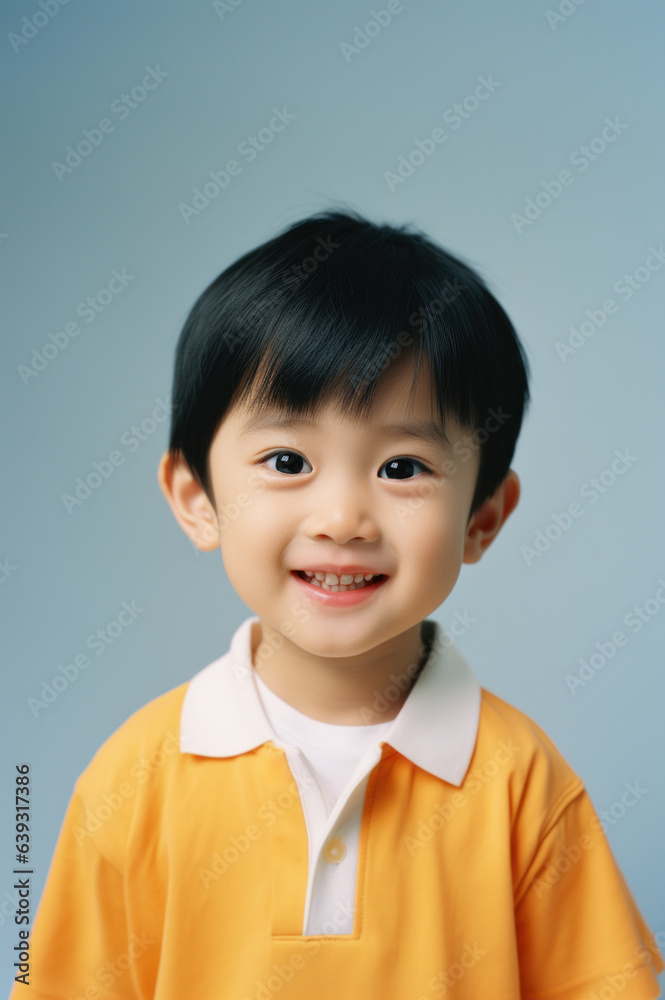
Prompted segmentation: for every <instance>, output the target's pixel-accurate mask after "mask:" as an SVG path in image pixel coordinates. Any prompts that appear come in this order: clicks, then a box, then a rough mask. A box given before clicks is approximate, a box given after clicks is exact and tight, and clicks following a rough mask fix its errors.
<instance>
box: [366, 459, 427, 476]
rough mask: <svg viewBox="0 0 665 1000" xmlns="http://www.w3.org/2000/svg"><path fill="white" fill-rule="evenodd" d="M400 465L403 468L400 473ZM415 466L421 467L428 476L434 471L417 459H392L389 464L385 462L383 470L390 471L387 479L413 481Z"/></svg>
mask: <svg viewBox="0 0 665 1000" xmlns="http://www.w3.org/2000/svg"><path fill="white" fill-rule="evenodd" d="M400 465H401V466H402V469H403V472H402V471H400ZM415 465H419V466H420V468H421V469H423V471H424V472H425V473H426V474H427V475H431V474H432V470H431V469H428V468H427V466H426V465H425V464H424V463H423V462H419V461H418V459H417V458H391V459H390V460H389V461H388V462H385V463H384V465H382V466H381V468H382V469H386V470H387V471H388V473H389V475H388V476H387V477H385V478H387V479H411V478H412V476H413V467H414V466H415ZM404 467H405V468H404ZM379 478H380V479H383V478H384V477H383V476H380V477H379Z"/></svg>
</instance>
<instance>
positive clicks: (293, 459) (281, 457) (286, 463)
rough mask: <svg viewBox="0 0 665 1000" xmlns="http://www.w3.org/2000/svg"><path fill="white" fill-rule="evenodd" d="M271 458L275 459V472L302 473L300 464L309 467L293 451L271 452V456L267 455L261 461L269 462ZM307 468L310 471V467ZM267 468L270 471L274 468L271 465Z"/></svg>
mask: <svg viewBox="0 0 665 1000" xmlns="http://www.w3.org/2000/svg"><path fill="white" fill-rule="evenodd" d="M273 458H274V459H276V468H275V472H286V473H290V472H293V473H297V472H302V463H303V462H304V463H305V465H309V462H308V461H307V459H305V458H303V457H302V455H299V454H298V453H297V452H295V451H276V452H273V454H272V455H267V456H266V457H265V458H264V459H263V461H264V462H271V461H272V460H273ZM309 467H310V470H311V468H312V466H311V465H309ZM269 468H271V469H272V468H274V466H272V465H271V466H269Z"/></svg>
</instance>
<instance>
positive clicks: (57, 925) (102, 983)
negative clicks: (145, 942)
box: [9, 788, 138, 1000]
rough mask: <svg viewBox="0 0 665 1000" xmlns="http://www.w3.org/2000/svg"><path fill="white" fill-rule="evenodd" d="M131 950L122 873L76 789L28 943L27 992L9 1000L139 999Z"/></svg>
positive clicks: (16, 991)
mask: <svg viewBox="0 0 665 1000" xmlns="http://www.w3.org/2000/svg"><path fill="white" fill-rule="evenodd" d="M131 945H132V942H131V941H130V940H128V933H127V926H126V917H125V910H124V893H123V878H122V873H121V872H119V871H118V870H117V868H116V867H114V866H113V865H112V864H110V863H109V861H108V860H107V859H106V858H105V857H104V856H103V855H102V853H101V852H100V850H99V847H98V846H97V843H96V842H95V840H94V838H93V836H92V835H90V834H89V833H88V830H87V827H86V816H85V808H84V804H83V801H82V798H81V796H80V795H79V794H78V792H77V790H76V788H75V790H74V793H73V795H72V798H71V799H70V802H69V805H68V807H67V811H66V813H65V817H64V820H63V822H62V827H61V829H60V833H59V835H58V840H57V843H56V847H55V851H54V854H53V858H52V860H51V864H50V867H49V872H48V875H47V878H46V884H45V886H44V891H43V892H42V896H41V899H40V901H39V906H38V908H37V912H36V915H35V919H34V923H33V927H32V933H31V935H30V938H29V954H30V974H29V986H27V987H26V986H25V985H23V984H21V983H16V982H15V983H14V987H13V990H12V992H11V994H10V997H9V1000H22V998H23V997H30V1000H61V998H62V1000H67V998H69V997H77V998H78V997H85V998H86V1000H111V998H113V1000H137V996H138V994H137V993H136V992H135V991H134V989H133V984H132V979H133V977H132V968H131V966H132V962H131V961H129V959H130V958H131V954H132V948H131Z"/></svg>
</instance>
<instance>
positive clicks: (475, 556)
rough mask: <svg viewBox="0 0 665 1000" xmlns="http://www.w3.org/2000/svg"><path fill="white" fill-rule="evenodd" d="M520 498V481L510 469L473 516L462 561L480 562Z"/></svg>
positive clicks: (465, 539) (466, 536)
mask: <svg viewBox="0 0 665 1000" xmlns="http://www.w3.org/2000/svg"><path fill="white" fill-rule="evenodd" d="M519 498H520V481H519V478H518V476H517V473H516V472H513V470H512V469H510V470H509V471H508V474H507V476H506V478H505V479H504V480H503V482H502V483H501V485H500V486H499V487H498V488H497V490H496V492H495V494H494V496H491V497H488V499H487V500H485V502H484V503H483V504H482V505H481V506H480V507H479V508H478V510H477V511H476V513H475V514H474V515H473V517H472V518H471V521H470V522H469V525H468V527H467V529H466V535H465V538H464V557H463V559H462V562H465V563H475V562H478V560H479V559H480V557H481V556H482V554H483V552H484V551H485V549H486V548H487V546H488V545H491V543H492V542H493V541H494V539H495V538H496V536H497V535H498V534H499V531H500V529H501V527H502V525H503V524H504V523H505V521H506V519H507V518H508V517H509V516H510V514H512V512H513V511H514V510H515V507H516V506H517V501H518V500H519Z"/></svg>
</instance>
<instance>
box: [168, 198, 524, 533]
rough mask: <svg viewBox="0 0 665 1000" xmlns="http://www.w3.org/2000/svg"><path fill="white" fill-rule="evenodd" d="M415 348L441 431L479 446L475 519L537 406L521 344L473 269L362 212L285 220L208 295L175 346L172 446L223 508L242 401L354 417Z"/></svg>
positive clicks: (414, 233) (415, 233) (418, 235)
mask: <svg viewBox="0 0 665 1000" xmlns="http://www.w3.org/2000/svg"><path fill="white" fill-rule="evenodd" d="M416 347H417V350H418V354H417V358H416V364H415V369H414V386H415V378H417V377H418V372H419V371H420V367H421V359H422V355H423V353H424V355H425V358H426V363H427V371H428V373H429V376H430V379H431V385H432V389H433V399H434V400H435V405H436V409H437V412H438V417H439V422H440V424H441V426H442V427H443V429H444V433H445V421H446V416H447V415H448V414H452V415H453V416H454V417H456V418H457V421H458V422H459V423H460V424H461V425H462V426H463V427H465V428H470V429H472V430H473V433H474V436H473V437H472V441H473V442H474V444H473V448H474V449H475V450H478V449H479V450H480V468H479V473H478V478H477V482H476V488H475V493H474V496H473V499H472V503H471V509H470V512H469V518H471V516H472V515H473V514H474V513H475V511H476V510H477V509H478V507H480V505H481V504H482V503H483V501H484V500H485V499H487V498H488V497H491V496H492V495H493V494H494V492H495V490H496V489H497V487H498V486H499V485H500V484H501V482H502V481H503V479H504V478H505V476H506V474H507V473H508V470H509V468H510V462H511V460H512V457H513V453H514V450H515V444H516V442H517V437H518V435H519V431H520V427H521V424H522V417H523V413H524V411H525V408H526V406H527V404H528V402H529V389H528V377H529V366H528V362H527V359H526V355H525V352H524V348H523V347H522V345H521V344H520V341H519V339H518V336H517V333H516V332H515V329H514V327H513V325H512V323H511V321H510V319H509V318H508V316H507V315H506V313H505V312H504V310H503V308H502V307H501V305H500V304H499V303H498V302H497V300H496V299H495V298H494V296H493V295H492V293H491V292H490V291H489V289H488V288H487V286H486V284H485V282H484V280H483V279H482V278H481V277H480V276H479V275H478V274H477V273H476V271H475V270H474V269H473V268H472V267H471V266H470V265H469V264H467V263H465V262H463V261H462V260H461V259H460V258H459V257H457V256H454V255H453V254H452V253H450V252H448V251H447V250H444V249H443V248H442V247H441V246H438V245H436V244H435V243H433V242H432V241H431V240H430V239H429V238H428V237H427V236H426V235H425V234H424V233H422V232H420V231H419V230H414V229H413V228H412V227H409V226H407V225H403V226H399V227H398V226H393V225H388V224H375V223H373V222H370V221H369V220H368V219H366V218H364V217H363V216H361V215H360V214H358V213H357V212H351V211H333V210H330V211H325V212H319V213H317V214H316V215H312V216H309V217H308V218H305V219H302V220H300V221H299V222H296V223H294V224H292V225H290V226H289V227H287V228H286V229H284V230H283V231H282V232H281V233H279V234H278V235H277V236H275V237H273V238H272V239H270V240H268V241H267V242H265V243H263V244H262V245H261V246H258V247H256V248H255V249H253V250H251V251H249V252H248V253H245V254H244V255H243V256H241V257H240V258H239V259H238V260H236V261H235V262H234V263H232V264H231V265H230V266H229V267H227V268H226V269H225V270H224V271H223V272H222V273H221V274H220V275H219V276H218V277H217V278H215V279H214V281H212V282H211V283H210V285H209V286H208V287H207V288H206V289H205V291H204V292H203V293H202V294H201V295H200V296H199V298H198V299H197V301H196V302H195V303H194V305H193V307H192V309H191V311H190V313H189V315H188V317H187V319H186V321H185V324H184V326H183V329H182V332H181V334H180V337H179V339H178V344H177V347H176V354H175V368H174V379H173V393H172V414H171V433H170V440H169V451H170V452H171V455H172V456H174V457H176V456H181V457H182V458H183V459H184V460H185V462H186V463H187V465H188V466H189V468H190V470H191V472H192V474H193V475H194V476H195V478H196V479H197V481H198V482H199V484H200V485H201V486H202V488H203V489H204V490H205V492H206V494H207V496H208V498H209V499H210V501H211V502H212V503H213V505H214V499H213V496H212V490H211V482H210V470H209V461H208V456H209V450H210V445H211V442H212V439H213V437H214V435H215V432H216V431H217V428H218V427H219V425H220V423H221V422H222V420H223V419H224V416H225V415H226V413H227V412H228V411H229V409H230V408H231V407H232V406H233V405H235V404H236V403H243V402H245V401H247V400H248V399H250V398H251V399H252V401H253V405H254V406H255V407H256V409H257V410H261V411H262V410H263V409H264V408H268V407H271V408H272V407H275V408H276V409H278V410H287V411H289V412H291V413H296V414H298V415H307V416H311V415H313V413H314V412H315V411H316V409H317V407H318V406H320V405H325V403H327V402H331V403H332V404H333V405H336V406H338V407H339V410H340V411H343V412H345V413H347V414H350V415H352V416H354V417H359V416H361V415H363V414H365V413H367V411H368V410H369V409H370V407H371V405H372V399H373V395H374V392H375V389H376V385H377V383H378V381H379V379H380V377H381V375H382V374H383V372H384V370H385V368H386V367H387V366H388V365H389V364H390V363H391V361H392V360H396V359H397V357H399V356H402V357H404V356H407V355H410V354H411V352H412V351H414V350H415V348H416ZM497 415H498V416H499V419H498V421H497V419H496V417H497ZM497 423H498V427H496V426H495V425H496V424H497ZM490 426H491V428H492V429H491V430H489V429H488V428H489V427H490ZM482 435H484V437H483V436H482Z"/></svg>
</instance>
